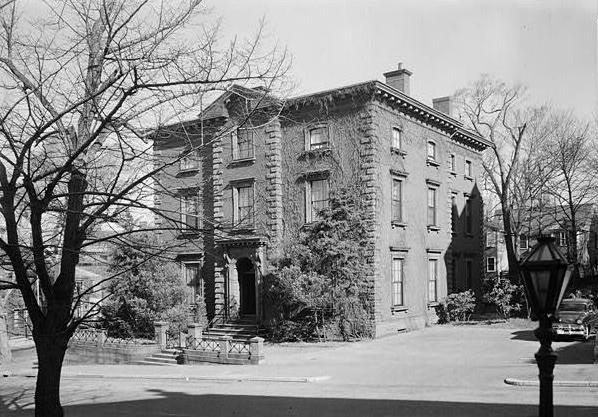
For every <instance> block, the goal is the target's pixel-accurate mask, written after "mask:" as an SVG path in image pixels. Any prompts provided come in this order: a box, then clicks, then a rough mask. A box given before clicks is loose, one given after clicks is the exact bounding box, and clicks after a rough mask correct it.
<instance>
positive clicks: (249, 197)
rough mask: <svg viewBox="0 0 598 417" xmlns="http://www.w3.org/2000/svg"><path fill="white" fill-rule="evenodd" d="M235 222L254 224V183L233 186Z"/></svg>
mask: <svg viewBox="0 0 598 417" xmlns="http://www.w3.org/2000/svg"><path fill="white" fill-rule="evenodd" d="M233 205H234V211H233V223H234V225H235V226H246V227H252V226H253V183H251V184H247V183H246V184H239V185H237V186H235V187H233Z"/></svg>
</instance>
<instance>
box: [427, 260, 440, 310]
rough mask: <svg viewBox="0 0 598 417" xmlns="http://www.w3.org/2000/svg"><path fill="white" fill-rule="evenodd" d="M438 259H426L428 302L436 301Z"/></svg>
mask: <svg viewBox="0 0 598 417" xmlns="http://www.w3.org/2000/svg"><path fill="white" fill-rule="evenodd" d="M437 282H438V259H428V302H430V303H433V302H436V301H438V288H437Z"/></svg>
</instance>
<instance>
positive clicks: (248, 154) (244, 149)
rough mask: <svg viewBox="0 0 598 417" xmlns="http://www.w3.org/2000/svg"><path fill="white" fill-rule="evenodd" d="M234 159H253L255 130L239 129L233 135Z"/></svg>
mask: <svg viewBox="0 0 598 417" xmlns="http://www.w3.org/2000/svg"><path fill="white" fill-rule="evenodd" d="M232 141H233V159H248V158H253V130H252V129H237V130H236V131H235V132H233V134H232Z"/></svg>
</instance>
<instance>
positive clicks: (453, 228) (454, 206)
mask: <svg viewBox="0 0 598 417" xmlns="http://www.w3.org/2000/svg"><path fill="white" fill-rule="evenodd" d="M458 216H459V209H458V208H457V196H456V195H455V194H453V195H451V232H452V233H457V218H458Z"/></svg>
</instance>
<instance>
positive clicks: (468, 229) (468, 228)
mask: <svg viewBox="0 0 598 417" xmlns="http://www.w3.org/2000/svg"><path fill="white" fill-rule="evenodd" d="M465 233H467V234H468V235H470V234H472V233H473V212H472V200H471V198H468V199H467V200H465Z"/></svg>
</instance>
